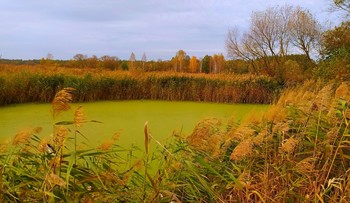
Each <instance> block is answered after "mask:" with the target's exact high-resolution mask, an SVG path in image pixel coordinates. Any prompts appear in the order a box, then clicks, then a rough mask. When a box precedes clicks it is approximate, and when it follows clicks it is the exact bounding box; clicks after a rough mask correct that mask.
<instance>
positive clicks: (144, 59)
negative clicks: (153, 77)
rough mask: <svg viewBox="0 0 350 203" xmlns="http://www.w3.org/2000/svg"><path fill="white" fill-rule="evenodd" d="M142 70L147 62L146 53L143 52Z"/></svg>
mask: <svg viewBox="0 0 350 203" xmlns="http://www.w3.org/2000/svg"><path fill="white" fill-rule="evenodd" d="M141 60H142V70H145V64H146V62H147V57H146V53H145V52H143V55H142V59H141Z"/></svg>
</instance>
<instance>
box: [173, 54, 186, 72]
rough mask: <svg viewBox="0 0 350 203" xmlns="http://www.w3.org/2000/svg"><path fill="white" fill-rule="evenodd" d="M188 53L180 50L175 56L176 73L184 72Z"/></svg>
mask: <svg viewBox="0 0 350 203" xmlns="http://www.w3.org/2000/svg"><path fill="white" fill-rule="evenodd" d="M186 56H187V55H186V52H185V51H183V50H179V51H178V52H177V53H176V56H175V60H176V70H175V71H179V72H182V71H183V66H184V63H185V58H186Z"/></svg>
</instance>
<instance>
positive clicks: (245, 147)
mask: <svg viewBox="0 0 350 203" xmlns="http://www.w3.org/2000/svg"><path fill="white" fill-rule="evenodd" d="M252 154H253V142H252V140H251V139H246V140H244V141H242V142H240V143H239V144H238V145H237V146H236V147H235V148H234V150H233V151H232V153H231V156H230V158H231V160H233V161H239V160H242V159H244V158H247V157H249V156H250V155H252Z"/></svg>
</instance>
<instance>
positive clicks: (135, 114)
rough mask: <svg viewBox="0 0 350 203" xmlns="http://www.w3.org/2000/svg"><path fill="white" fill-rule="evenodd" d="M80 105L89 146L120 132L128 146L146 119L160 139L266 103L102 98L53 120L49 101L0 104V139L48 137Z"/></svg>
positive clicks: (139, 141)
mask: <svg viewBox="0 0 350 203" xmlns="http://www.w3.org/2000/svg"><path fill="white" fill-rule="evenodd" d="M79 106H82V107H83V111H84V113H85V115H86V117H87V119H88V120H97V121H100V122H101V123H97V122H91V123H87V124H84V125H83V126H82V127H81V129H80V131H81V132H82V134H84V136H85V137H86V138H87V140H86V139H83V138H81V139H82V141H81V142H83V141H84V142H86V143H87V144H88V145H89V146H98V145H100V144H101V143H102V142H103V141H105V140H108V139H110V138H112V136H113V135H114V134H115V133H116V132H119V133H120V139H119V141H118V142H117V143H118V144H119V145H121V146H123V147H127V148H129V147H130V146H131V145H132V144H134V145H137V146H140V147H143V141H144V134H143V128H144V124H145V122H146V121H148V126H149V129H150V132H151V134H152V136H153V137H155V138H156V139H157V140H159V141H160V142H162V141H164V142H165V139H167V138H169V137H171V136H172V135H173V132H174V131H175V132H182V134H184V135H189V134H190V133H191V132H192V130H193V129H194V127H195V125H196V124H197V123H198V122H199V121H200V120H201V119H203V118H207V117H215V118H219V119H222V120H223V122H224V123H225V122H226V121H227V120H228V119H229V118H230V117H232V116H233V117H234V118H235V119H237V120H239V119H242V118H243V117H244V116H246V115H247V114H248V113H249V112H251V111H263V110H265V109H266V108H267V105H251V104H217V103H198V102H169V101H102V102H92V103H75V104H73V105H72V110H70V111H68V112H65V113H63V115H61V116H60V117H59V118H58V119H56V121H53V119H52V115H51V104H19V105H10V106H5V107H0V141H3V140H5V139H7V138H12V137H14V135H16V133H18V132H20V131H23V130H27V129H31V128H35V127H42V128H43V131H42V132H41V133H40V137H50V136H52V126H53V123H54V122H58V121H71V120H73V116H74V111H75V109H76V108H77V107H79Z"/></svg>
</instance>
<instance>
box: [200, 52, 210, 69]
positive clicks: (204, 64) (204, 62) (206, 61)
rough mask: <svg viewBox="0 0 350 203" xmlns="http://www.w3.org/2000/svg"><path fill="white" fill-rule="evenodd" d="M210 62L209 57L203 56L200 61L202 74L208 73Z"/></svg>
mask: <svg viewBox="0 0 350 203" xmlns="http://www.w3.org/2000/svg"><path fill="white" fill-rule="evenodd" d="M210 60H211V57H210V56H209V55H205V56H204V58H203V59H202V72H203V73H210Z"/></svg>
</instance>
